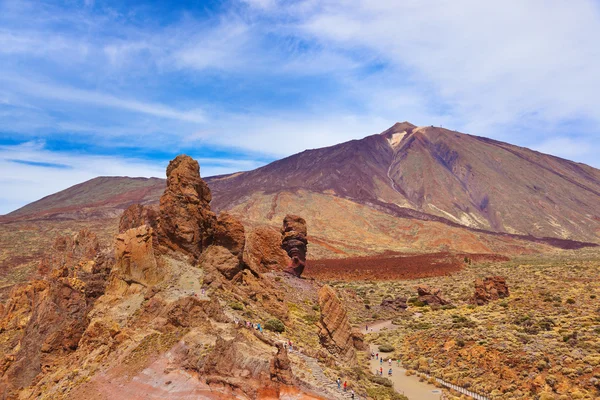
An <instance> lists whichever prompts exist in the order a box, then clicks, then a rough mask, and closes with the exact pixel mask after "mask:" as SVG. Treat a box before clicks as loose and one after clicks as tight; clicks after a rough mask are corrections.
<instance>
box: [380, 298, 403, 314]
mask: <svg viewBox="0 0 600 400" xmlns="http://www.w3.org/2000/svg"><path fill="white" fill-rule="evenodd" d="M381 307H386V308H390V309H392V310H394V311H404V310H406V309H407V308H408V305H407V304H406V297H400V296H398V297H396V298H392V297H386V298H385V299H383V300H382V301H381Z"/></svg>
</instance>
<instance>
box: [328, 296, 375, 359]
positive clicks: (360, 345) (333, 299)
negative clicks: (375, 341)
mask: <svg viewBox="0 0 600 400" xmlns="http://www.w3.org/2000/svg"><path fill="white" fill-rule="evenodd" d="M319 306H320V308H321V318H320V321H319V328H320V331H319V338H320V341H321V344H322V345H323V346H324V347H325V348H326V349H327V350H328V351H329V352H330V353H331V354H334V355H337V356H339V357H340V358H341V360H342V361H344V362H345V363H347V364H349V365H354V364H356V349H360V350H363V349H364V348H365V344H364V339H363V336H362V334H360V333H358V332H356V331H353V330H352V327H351V326H350V322H349V321H348V316H347V312H346V309H345V307H344V305H343V304H342V302H341V301H340V299H339V298H338V297H337V295H336V293H335V291H334V290H333V289H332V288H331V287H330V286H329V285H325V286H323V287H322V288H321V289H320V290H319Z"/></svg>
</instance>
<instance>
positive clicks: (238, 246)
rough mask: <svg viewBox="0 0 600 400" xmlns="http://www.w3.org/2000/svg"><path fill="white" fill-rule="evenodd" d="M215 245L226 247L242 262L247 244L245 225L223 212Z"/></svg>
mask: <svg viewBox="0 0 600 400" xmlns="http://www.w3.org/2000/svg"><path fill="white" fill-rule="evenodd" d="M214 244H215V245H218V246H222V247H225V248H226V249H227V250H229V251H230V252H231V253H232V254H233V255H235V256H237V257H238V258H239V259H240V260H241V259H242V256H243V253H244V246H245V244H246V233H245V231H244V225H242V223H241V222H240V221H239V220H238V219H236V218H235V217H234V216H232V215H231V214H229V213H226V212H222V213H221V214H219V218H218V219H217V224H216V226H215V235H214Z"/></svg>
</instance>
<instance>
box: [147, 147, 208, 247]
mask: <svg viewBox="0 0 600 400" xmlns="http://www.w3.org/2000/svg"><path fill="white" fill-rule="evenodd" d="M211 198H212V196H211V193H210V189H209V188H208V186H207V185H206V183H205V182H204V181H203V180H202V178H200V166H199V165H198V162H197V161H195V160H194V159H192V158H191V157H189V156H186V155H179V156H177V157H176V158H175V159H174V160H172V161H171V162H170V163H169V166H168V167H167V188H166V189H165V192H164V194H163V195H162V197H161V198H160V229H159V231H158V237H159V242H160V243H161V245H165V246H166V247H167V248H169V249H171V250H181V251H183V252H185V253H187V254H190V255H192V256H194V257H195V258H197V257H199V256H200V254H201V253H202V251H203V250H204V249H206V248H207V247H208V246H209V245H210V244H211V243H212V241H213V235H214V231H215V225H216V216H215V214H214V213H213V212H212V211H211V210H210V201H211Z"/></svg>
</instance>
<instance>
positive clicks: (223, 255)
mask: <svg viewBox="0 0 600 400" xmlns="http://www.w3.org/2000/svg"><path fill="white" fill-rule="evenodd" d="M198 265H199V266H201V267H202V268H203V269H204V271H205V272H206V275H205V277H204V282H205V283H208V284H210V283H212V282H218V281H219V280H218V276H217V275H216V273H219V274H221V275H223V276H224V277H225V278H227V279H228V280H232V279H233V278H234V277H235V276H236V275H237V274H238V273H239V272H240V271H242V269H243V267H242V265H240V260H239V258H238V257H237V256H236V255H234V254H233V253H232V252H231V251H229V250H228V249H226V248H225V247H222V246H216V245H213V246H210V247H209V248H208V249H206V251H205V252H204V253H202V255H201V256H200V259H199V260H198Z"/></svg>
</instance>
